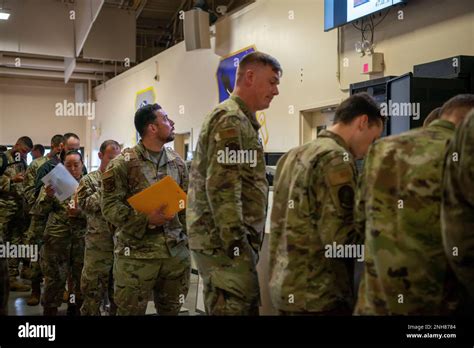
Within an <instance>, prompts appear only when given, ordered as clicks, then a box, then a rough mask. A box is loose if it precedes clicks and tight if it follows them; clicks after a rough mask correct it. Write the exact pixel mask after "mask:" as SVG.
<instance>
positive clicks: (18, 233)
mask: <svg viewBox="0 0 474 348" xmlns="http://www.w3.org/2000/svg"><path fill="white" fill-rule="evenodd" d="M32 148H33V142H32V141H31V139H30V138H29V137H21V138H19V139H18V140H17V142H16V144H15V146H13V148H12V149H11V150H8V151H6V152H5V155H6V159H7V162H8V164H7V168H6V170H5V172H4V173H3V175H2V176H1V177H0V208H1V209H0V233H2V234H3V237H4V240H5V242H10V243H11V244H17V245H18V244H22V243H23V242H24V240H23V233H24V232H25V230H26V228H25V224H24V221H25V219H24V214H25V210H24V208H25V202H24V198H23V180H24V175H25V171H26V168H27V165H26V155H27V154H28V152H30V151H31V149H32ZM18 266H19V259H18V258H14V259H9V260H8V272H9V275H10V289H11V290H13V291H28V290H30V287H29V286H26V285H24V284H22V283H20V282H19V281H18V280H17V276H18V275H19V271H18Z"/></svg>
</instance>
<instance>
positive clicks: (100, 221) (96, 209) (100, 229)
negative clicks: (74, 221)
mask: <svg viewBox="0 0 474 348" xmlns="http://www.w3.org/2000/svg"><path fill="white" fill-rule="evenodd" d="M101 182H102V173H101V171H100V170H96V171H94V172H92V173H89V174H87V175H86V176H84V177H83V178H82V179H81V182H80V183H79V187H78V189H77V202H78V204H79V207H81V209H82V210H83V211H84V212H85V214H86V216H87V233H86V237H85V243H86V248H88V249H89V248H93V249H99V250H101V251H113V250H114V241H113V229H112V226H109V224H108V222H107V221H106V220H105V219H104V217H103V215H102V211H101V209H100V201H101V196H102V193H101Z"/></svg>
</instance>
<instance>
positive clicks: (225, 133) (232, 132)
mask: <svg viewBox="0 0 474 348" xmlns="http://www.w3.org/2000/svg"><path fill="white" fill-rule="evenodd" d="M238 135H239V131H238V129H237V128H226V129H223V130H220V131H218V132H217V133H216V135H215V140H216V141H221V140H224V139H228V138H237V137H238Z"/></svg>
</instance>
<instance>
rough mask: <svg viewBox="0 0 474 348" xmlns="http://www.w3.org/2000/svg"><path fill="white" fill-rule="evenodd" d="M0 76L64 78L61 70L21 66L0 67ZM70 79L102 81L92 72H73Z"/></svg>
mask: <svg viewBox="0 0 474 348" xmlns="http://www.w3.org/2000/svg"><path fill="white" fill-rule="evenodd" d="M0 76H23V77H39V78H47V79H54V80H64V73H63V72H61V71H46V70H33V69H22V68H4V67H0ZM70 80H80V81H87V80H94V81H103V80H104V79H103V78H102V77H101V76H96V75H94V74H81V73H74V74H72V75H71V77H70Z"/></svg>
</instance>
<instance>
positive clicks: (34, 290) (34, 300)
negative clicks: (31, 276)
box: [26, 281, 41, 306]
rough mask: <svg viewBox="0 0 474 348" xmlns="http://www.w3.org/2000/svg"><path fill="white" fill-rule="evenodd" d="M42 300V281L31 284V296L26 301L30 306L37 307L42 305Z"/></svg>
mask: <svg viewBox="0 0 474 348" xmlns="http://www.w3.org/2000/svg"><path fill="white" fill-rule="evenodd" d="M40 298H41V285H40V281H34V282H33V283H31V295H30V297H28V299H27V300H26V304H27V305H28V306H37V305H38V304H39V303H40Z"/></svg>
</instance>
